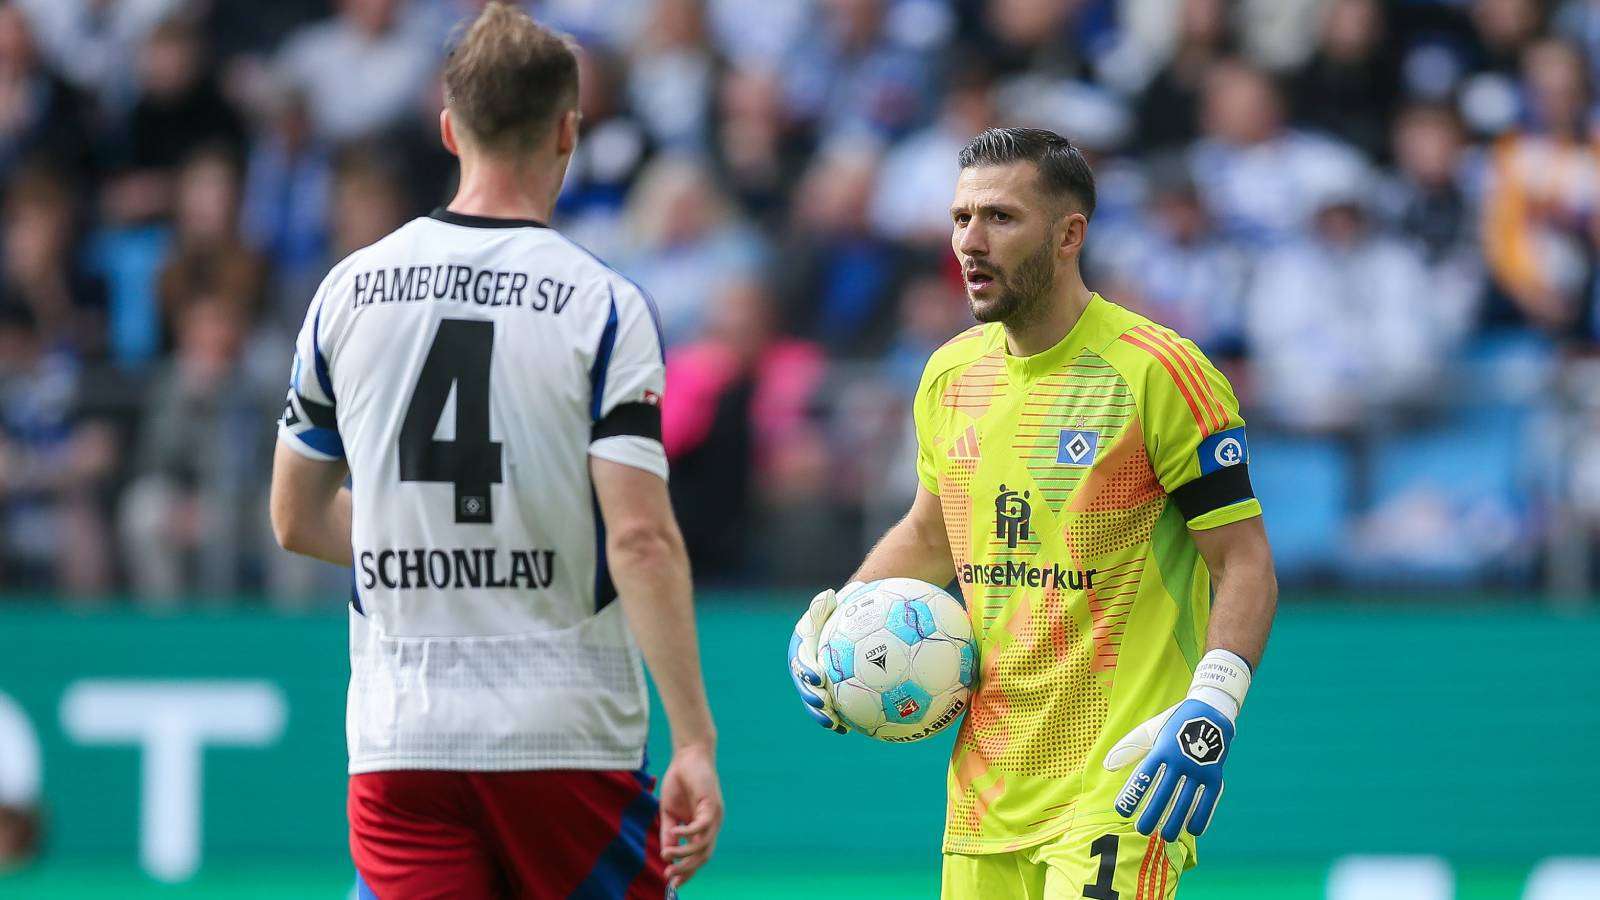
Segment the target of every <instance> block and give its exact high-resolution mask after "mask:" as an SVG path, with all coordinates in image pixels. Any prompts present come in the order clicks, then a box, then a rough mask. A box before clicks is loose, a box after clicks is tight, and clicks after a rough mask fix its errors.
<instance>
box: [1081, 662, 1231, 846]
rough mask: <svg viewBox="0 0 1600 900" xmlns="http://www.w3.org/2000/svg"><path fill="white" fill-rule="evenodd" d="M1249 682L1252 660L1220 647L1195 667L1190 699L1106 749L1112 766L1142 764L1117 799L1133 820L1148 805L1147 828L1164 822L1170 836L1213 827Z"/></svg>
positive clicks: (1142, 828)
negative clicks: (1141, 808) (1211, 824)
mask: <svg viewBox="0 0 1600 900" xmlns="http://www.w3.org/2000/svg"><path fill="white" fill-rule="evenodd" d="M1249 689H1250V666H1249V664H1248V663H1246V662H1245V661H1244V660H1243V659H1241V658H1240V657H1239V656H1237V655H1235V654H1233V653H1230V652H1228V651H1227V650H1212V651H1211V652H1209V653H1207V654H1206V655H1205V657H1204V658H1203V659H1201V660H1200V665H1199V666H1198V667H1197V668H1196V669H1195V673H1194V682H1193V683H1192V684H1191V685H1190V687H1189V696H1188V698H1187V699H1185V700H1184V701H1183V702H1181V703H1179V704H1177V705H1175V706H1172V707H1169V708H1168V709H1166V710H1164V711H1163V712H1161V713H1159V714H1158V715H1156V716H1154V717H1152V718H1150V719H1147V720H1146V721H1145V722H1144V723H1143V724H1141V725H1139V726H1138V727H1137V728H1135V729H1133V730H1132V731H1130V732H1128V734H1127V736H1126V737H1124V738H1123V739H1122V740H1120V741H1118V742H1117V743H1116V745H1115V746H1113V747H1112V748H1111V752H1109V753H1107V754H1106V760H1105V767H1106V768H1107V769H1108V770H1110V771H1113V772H1115V771H1117V770H1119V769H1124V768H1127V767H1128V766H1130V765H1132V764H1134V763H1136V762H1137V763H1139V767H1138V768H1136V769H1134V770H1133V774H1132V775H1130V776H1128V780H1127V782H1126V783H1125V784H1124V785H1123V786H1122V790H1121V792H1119V793H1118V794H1117V800H1116V804H1115V805H1116V810H1117V812H1118V813H1119V814H1121V815H1122V817H1123V818H1125V819H1127V818H1132V817H1133V814H1134V813H1135V812H1137V811H1138V809H1139V806H1140V804H1141V803H1142V804H1143V805H1144V812H1143V813H1141V814H1140V816H1139V821H1138V824H1137V827H1138V829H1139V833H1140V834H1150V833H1151V832H1153V831H1155V830H1156V828H1158V827H1159V828H1160V829H1161V839H1162V840H1164V841H1175V840H1177V839H1178V835H1179V832H1181V831H1182V830H1183V829H1184V828H1186V827H1187V828H1188V830H1189V833H1190V834H1192V835H1194V836H1195V837H1199V836H1200V834H1201V833H1202V832H1204V831H1205V830H1206V826H1207V825H1209V824H1210V823H1211V814H1212V812H1213V811H1214V810H1216V808H1217V800H1218V798H1220V797H1221V796H1222V764H1223V763H1224V762H1225V761H1226V760H1227V759H1228V750H1229V749H1230V748H1231V747H1232V746H1233V730H1234V726H1233V723H1234V720H1235V719H1236V718H1238V716H1239V707H1240V706H1241V705H1242V704H1243V703H1244V695H1245V692H1246V691H1248V690H1249ZM1174 794H1176V795H1177V801H1176V802H1173V795H1174ZM1169 805H1170V806H1171V810H1170V811H1169V810H1168V806H1169ZM1163 814H1165V815H1163Z"/></svg>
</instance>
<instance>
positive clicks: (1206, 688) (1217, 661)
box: [1189, 648, 1250, 721]
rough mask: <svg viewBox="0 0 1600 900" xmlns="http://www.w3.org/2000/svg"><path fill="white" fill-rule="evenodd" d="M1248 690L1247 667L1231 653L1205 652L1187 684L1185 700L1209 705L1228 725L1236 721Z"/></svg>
mask: <svg viewBox="0 0 1600 900" xmlns="http://www.w3.org/2000/svg"><path fill="white" fill-rule="evenodd" d="M1249 690H1250V664H1249V663H1247V662H1245V661H1244V658H1243V657H1241V656H1239V654H1237V653H1234V652H1233V651H1231V650H1223V649H1220V648H1219V649H1216V650H1210V651H1207V652H1206V655H1205V656H1203V657H1201V658H1200V665H1198V666H1195V670H1194V680H1193V681H1191V682H1189V699H1191V700H1199V701H1200V702H1202V703H1207V704H1210V705H1211V706H1213V707H1215V708H1216V709H1217V711H1218V712H1220V713H1222V714H1223V715H1225V716H1227V717H1228V720H1229V721H1233V720H1235V719H1237V718H1239V708H1240V707H1242V706H1244V695H1245V694H1246V693H1248V692H1249Z"/></svg>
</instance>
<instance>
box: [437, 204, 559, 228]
mask: <svg viewBox="0 0 1600 900" xmlns="http://www.w3.org/2000/svg"><path fill="white" fill-rule="evenodd" d="M428 218H430V219H438V220H439V221H440V222H448V223H449V224H451V225H465V226H466V227H468V228H549V227H550V226H549V225H546V224H545V223H543V222H541V221H539V220H538V219H500V218H496V217H494V216H471V215H467V214H466V213H458V212H452V211H451V210H448V209H445V208H443V207H440V208H438V209H436V210H434V211H433V212H431V213H428Z"/></svg>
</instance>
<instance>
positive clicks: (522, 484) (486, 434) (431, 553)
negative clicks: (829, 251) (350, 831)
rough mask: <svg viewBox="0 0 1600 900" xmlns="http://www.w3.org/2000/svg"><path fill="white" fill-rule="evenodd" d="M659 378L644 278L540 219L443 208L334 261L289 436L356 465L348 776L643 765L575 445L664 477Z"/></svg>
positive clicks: (634, 677) (302, 349)
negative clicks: (630, 276)
mask: <svg viewBox="0 0 1600 900" xmlns="http://www.w3.org/2000/svg"><path fill="white" fill-rule="evenodd" d="M663 374H664V372H663V360H662V346H661V337H660V330H659V325H658V323H657V320H656V317H655V313H654V310H653V309H652V307H651V305H650V301H649V300H648V298H647V297H646V296H645V294H644V292H643V291H641V290H640V289H639V288H638V287H637V286H636V285H634V284H633V283H632V282H630V281H628V280H627V279H626V278H623V277H622V276H621V275H619V274H617V273H616V272H615V271H613V270H612V269H610V268H608V267H607V266H606V265H605V264H604V263H602V262H600V261H599V260H598V259H596V258H595V257H593V256H591V255H590V254H589V253H588V252H587V251H585V250H583V249H582V248H581V247H579V246H578V245H576V244H574V243H572V242H571V241H570V240H568V239H566V238H565V237H563V236H562V235H561V234H560V233H559V232H557V231H556V230H554V229H552V228H548V227H546V226H544V225H542V224H541V223H538V222H534V221H530V220H513V219H491V218H484V217H479V216H467V215H461V214H457V213H453V212H449V211H445V210H438V211H435V212H434V213H433V214H432V215H430V216H429V217H427V218H421V219H416V220H413V221H411V222H409V223H407V224H406V225H405V226H403V227H401V228H400V229H399V230H398V231H396V232H394V233H393V234H391V235H389V236H388V237H386V238H384V239H383V240H381V241H379V242H377V243H376V244H373V245H372V246H370V247H367V248H365V249H362V250H359V251H357V252H356V253H354V254H352V255H351V256H350V257H349V258H347V259H345V260H344V261H343V262H341V263H339V265H337V266H336V267H334V269H333V271H332V272H330V273H329V274H328V277H327V278H326V279H325V280H324V281H323V283H322V286H321V288H320V289H319V290H318V291H317V295H316V298H315V299H314V300H313V301H312V303H311V308H310V310H309V311H308V312H307V314H306V321H305V326H304V327H303V328H302V329H301V332H300V336H299V339H298V340H297V342H296V347H295V358H294V369H293V374H292V376H291V384H290V389H289V398H288V402H287V405H286V406H285V408H284V414H283V420H282V422H281V424H280V427H279V435H280V439H281V440H283V441H284V442H285V443H287V444H288V445H289V446H290V447H292V448H294V449H295V450H297V451H299V452H300V453H302V454H304V455H306V456H308V457H311V458H313V459H320V460H338V459H345V460H347V461H348V463H349V467H350V475H351V490H352V493H353V499H354V505H355V513H354V524H353V527H352V529H351V539H352V543H353V545H354V546H353V550H354V557H355V571H354V575H355V585H354V589H353V591H354V592H353V595H352V597H351V609H350V668H351V673H350V693H349V703H348V712H347V723H346V731H347V738H348V741H349V749H350V772H351V773H352V774H354V773H360V772H373V771H379V770H385V769H450V770H474V771H504V770H517V769H554V768H566V769H637V768H639V767H640V766H641V765H642V764H643V756H644V743H645V729H646V721H645V719H646V708H647V707H646V693H645V682H644V676H643V670H642V668H641V666H640V661H639V651H638V648H637V646H636V645H635V643H634V641H633V637H632V635H631V634H630V633H629V631H628V629H627V625H626V623H625V622H624V619H623V616H622V609H621V605H620V604H618V603H615V602H612V601H613V600H614V598H615V590H614V589H613V587H612V585H611V578H610V575H609V572H608V571H607V568H606V560H605V552H604V546H605V543H604V529H603V525H602V523H601V520H600V516H599V511H598V507H597V503H596V499H595V494H594V488H593V485H592V484H591V481H590V477H589V467H588V458H589V457H590V456H595V457H599V458H602V459H607V460H613V461H615V462H619V463H624V464H626V465H630V466H636V467H638V468H642V469H646V470H648V471H651V472H654V473H656V474H658V475H660V476H661V477H662V478H665V477H666V475H667V463H666V455H665V453H664V452H663V451H662V446H661V411H660V402H661V391H662V387H663Z"/></svg>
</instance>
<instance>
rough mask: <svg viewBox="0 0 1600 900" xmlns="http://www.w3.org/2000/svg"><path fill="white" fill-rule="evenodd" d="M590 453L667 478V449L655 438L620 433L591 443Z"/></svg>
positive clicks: (597, 457) (598, 457)
mask: <svg viewBox="0 0 1600 900" xmlns="http://www.w3.org/2000/svg"><path fill="white" fill-rule="evenodd" d="M589 455H590V456H593V457H595V458H596V459H603V460H606V461H608V462H614V463H618V464H620V465H624V466H632V467H633V468H635V469H643V470H645V471H646V472H649V473H650V474H652V475H655V476H656V477H658V478H660V479H661V480H662V481H666V480H668V479H667V451H666V449H665V448H664V447H662V446H661V442H660V441H658V440H655V439H654V438H647V437H640V436H639V435H636V434H618V435H613V436H611V437H606V438H601V439H600V440H598V441H594V442H592V443H590V444H589Z"/></svg>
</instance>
